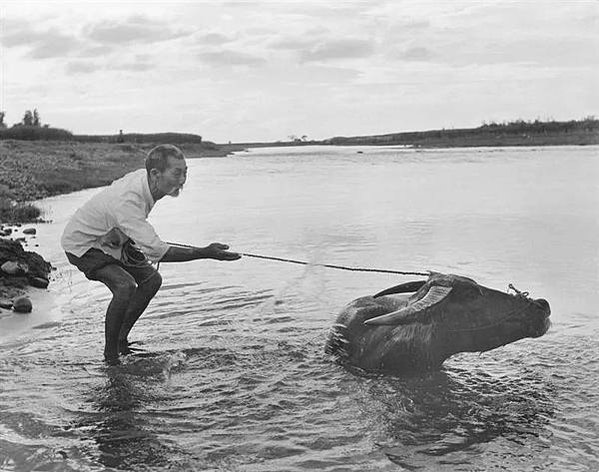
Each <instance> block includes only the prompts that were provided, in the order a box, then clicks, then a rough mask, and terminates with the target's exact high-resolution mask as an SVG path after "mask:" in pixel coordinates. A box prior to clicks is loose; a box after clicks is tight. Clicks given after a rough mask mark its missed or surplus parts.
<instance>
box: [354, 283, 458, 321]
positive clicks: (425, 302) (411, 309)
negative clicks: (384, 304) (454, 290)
mask: <svg viewBox="0 0 599 472" xmlns="http://www.w3.org/2000/svg"><path fill="white" fill-rule="evenodd" d="M450 292H451V287H441V286H438V285H435V286H433V287H431V288H430V289H429V291H428V292H426V295H425V296H424V297H422V298H421V299H420V300H418V301H416V302H414V303H410V304H408V306H406V307H404V308H402V309H400V310H397V311H393V312H391V313H387V314H386V315H381V316H376V317H375V318H370V319H369V320H366V321H364V324H367V325H375V326H376V325H398V324H406V323H411V322H412V321H415V320H416V319H417V318H418V316H419V315H420V314H421V313H423V312H424V311H425V310H427V309H429V308H431V307H432V306H434V305H437V304H438V303H440V302H442V301H443V300H444V299H445V297H447V296H448V295H449V293H450Z"/></svg>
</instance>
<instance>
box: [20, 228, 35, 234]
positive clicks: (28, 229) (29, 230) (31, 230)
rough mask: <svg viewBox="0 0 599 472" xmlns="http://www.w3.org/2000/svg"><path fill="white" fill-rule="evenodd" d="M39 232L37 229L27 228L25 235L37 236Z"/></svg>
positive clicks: (24, 231)
mask: <svg viewBox="0 0 599 472" xmlns="http://www.w3.org/2000/svg"><path fill="white" fill-rule="evenodd" d="M35 233H37V230H36V229H35V228H26V229H24V230H23V234H35Z"/></svg>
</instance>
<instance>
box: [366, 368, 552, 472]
mask: <svg viewBox="0 0 599 472" xmlns="http://www.w3.org/2000/svg"><path fill="white" fill-rule="evenodd" d="M366 383H367V386H366V391H367V393H368V394H367V395H366V396H365V397H363V398H364V399H365V401H366V402H368V399H369V398H370V400H372V397H374V399H375V400H376V401H375V402H373V404H375V405H377V406H376V407H375V408H376V409H377V411H375V412H373V411H369V413H370V414H374V415H375V416H374V418H375V421H376V429H377V430H378V436H377V437H376V438H375V442H377V444H378V446H379V447H381V448H382V451H383V452H384V453H385V454H386V455H387V457H388V458H389V459H390V460H391V461H393V462H395V463H397V464H399V465H401V466H403V467H405V468H407V469H420V468H430V467H432V464H434V467H435V470H437V469H442V468H443V466H446V467H447V470H458V469H456V467H458V466H459V465H463V466H467V464H472V455H473V454H481V453H482V454H484V453H489V456H490V457H491V459H490V460H493V458H494V454H493V453H492V451H491V450H492V449H493V447H495V446H494V444H495V443H497V441H499V442H503V444H504V446H507V447H513V448H517V449H518V451H519V452H518V454H520V455H521V454H522V453H523V452H525V453H528V454H526V455H527V456H529V457H534V458H535V462H536V463H537V464H539V465H541V464H543V463H544V462H543V461H544V460H546V459H547V457H546V456H547V452H548V448H549V445H550V438H551V432H550V430H549V429H548V427H547V426H548V424H549V422H550V418H551V417H552V416H553V414H554V405H553V401H552V399H551V387H550V386H549V385H547V383H546V381H545V380H544V379H542V378H541V377H540V376H539V375H538V374H536V373H534V372H531V373H528V374H524V375H522V376H520V377H519V378H509V377H508V376H503V375H490V374H486V373H484V372H480V371H477V372H472V371H471V370H462V369H457V368H454V367H451V368H448V369H445V370H442V371H439V372H435V373H432V374H427V375H423V376H415V377H411V378H406V379H399V378H389V377H387V378H380V377H379V378H376V379H368V380H367V381H366ZM371 408H372V406H368V405H364V409H365V410H367V411H368V410H369V409H371ZM510 444H511V446H510ZM524 449H526V451H523V450H524ZM503 451H504V452H505V448H504V449H503ZM503 456H504V457H503V458H502V459H501V460H504V461H505V460H507V459H506V457H505V455H503ZM496 460H498V459H497V458H496ZM499 462H501V461H499ZM508 462H509V460H508ZM489 465H490V464H489Z"/></svg>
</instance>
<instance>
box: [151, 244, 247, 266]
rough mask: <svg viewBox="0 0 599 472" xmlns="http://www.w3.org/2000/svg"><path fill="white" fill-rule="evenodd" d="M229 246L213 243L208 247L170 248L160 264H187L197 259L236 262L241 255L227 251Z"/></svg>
mask: <svg viewBox="0 0 599 472" xmlns="http://www.w3.org/2000/svg"><path fill="white" fill-rule="evenodd" d="M227 249H229V246H227V245H226V244H221V243H212V244H210V245H208V246H206V247H194V246H189V247H187V246H185V247H183V246H170V247H169V248H168V251H166V254H165V255H164V256H162V259H160V262H185V261H193V260H196V259H216V260H218V261H236V260H237V259H239V258H241V255H240V254H238V253H236V252H229V251H227Z"/></svg>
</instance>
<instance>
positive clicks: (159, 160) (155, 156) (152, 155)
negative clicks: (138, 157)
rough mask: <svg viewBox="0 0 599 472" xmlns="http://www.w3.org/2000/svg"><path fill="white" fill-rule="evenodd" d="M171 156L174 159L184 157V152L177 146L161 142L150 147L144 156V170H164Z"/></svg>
mask: <svg viewBox="0 0 599 472" xmlns="http://www.w3.org/2000/svg"><path fill="white" fill-rule="evenodd" d="M169 156H172V157H174V158H176V159H185V154H183V151H181V149H179V148H178V147H177V146H173V145H172V144H161V145H159V146H156V147H155V148H152V149H151V150H150V152H148V155H147V156H146V161H145V164H146V170H147V171H148V173H150V171H151V170H152V169H158V170H159V171H160V172H164V171H165V170H166V167H167V165H168V158H169Z"/></svg>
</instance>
